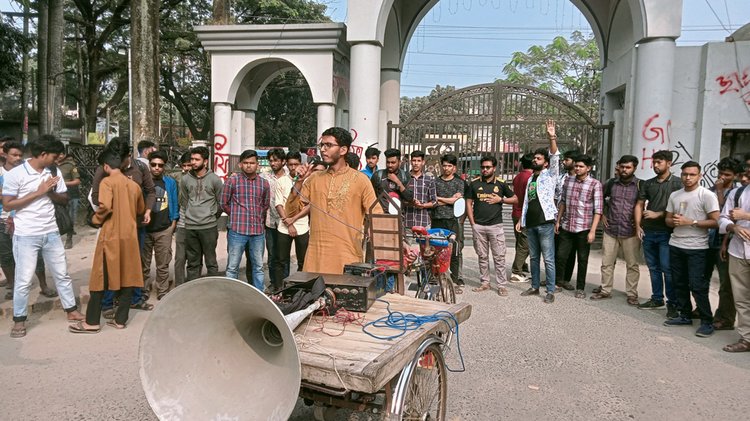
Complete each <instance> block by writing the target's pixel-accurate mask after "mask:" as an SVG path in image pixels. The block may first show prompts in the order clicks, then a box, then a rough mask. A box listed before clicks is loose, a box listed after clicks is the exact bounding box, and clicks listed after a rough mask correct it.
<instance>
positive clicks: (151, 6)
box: [130, 0, 161, 145]
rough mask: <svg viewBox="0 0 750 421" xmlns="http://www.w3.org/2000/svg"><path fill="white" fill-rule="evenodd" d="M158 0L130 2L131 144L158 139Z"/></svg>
mask: <svg viewBox="0 0 750 421" xmlns="http://www.w3.org/2000/svg"><path fill="white" fill-rule="evenodd" d="M159 3H160V1H159V0H147V1H141V0H135V1H133V2H132V4H131V6H130V15H131V20H130V57H131V59H130V61H131V63H130V66H131V71H132V80H131V81H130V83H131V84H132V86H131V89H130V92H131V94H132V98H130V101H131V102H132V105H131V107H132V116H131V118H132V119H133V121H132V122H131V125H132V129H133V133H131V134H130V139H131V142H132V143H133V145H137V144H138V142H140V141H141V140H151V141H156V142H157V143H158V139H159V137H160V135H161V134H160V133H159V127H160V124H159V119H160V115H159V112H160V108H159V63H157V60H158V59H159V20H160V19H159V18H160V16H159Z"/></svg>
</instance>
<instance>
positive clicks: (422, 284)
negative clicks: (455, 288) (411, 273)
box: [415, 269, 434, 300]
mask: <svg viewBox="0 0 750 421" xmlns="http://www.w3.org/2000/svg"><path fill="white" fill-rule="evenodd" d="M431 280H432V274H431V273H430V272H429V271H424V272H422V271H421V269H417V294H416V295H415V297H416V298H419V299H420V300H430V299H434V296H433V295H432V294H430V281H431Z"/></svg>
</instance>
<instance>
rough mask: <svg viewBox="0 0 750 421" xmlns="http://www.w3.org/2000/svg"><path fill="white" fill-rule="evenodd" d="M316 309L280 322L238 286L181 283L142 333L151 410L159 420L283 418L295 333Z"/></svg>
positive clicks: (294, 372)
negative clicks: (295, 329) (300, 324)
mask: <svg viewBox="0 0 750 421" xmlns="http://www.w3.org/2000/svg"><path fill="white" fill-rule="evenodd" d="M320 305H321V300H318V301H316V302H315V303H314V304H312V305H310V306H309V307H308V308H307V309H305V310H300V311H299V312H296V313H292V314H290V315H288V316H287V317H286V318H285V317H284V315H283V314H282V313H281V311H280V310H279V309H278V307H277V306H276V305H275V304H274V303H273V301H271V300H270V299H269V298H268V297H266V296H265V295H264V294H263V293H262V292H260V291H258V290H257V289H255V288H254V287H252V286H250V285H249V284H247V283H244V282H241V281H237V280H234V279H229V278H221V277H208V278H201V279H197V280H194V281H191V282H188V283H186V284H184V285H181V286H180V287H179V288H176V289H175V290H174V291H172V292H170V293H169V294H167V295H166V296H165V297H164V299H163V300H162V301H161V303H159V305H158V306H156V308H155V309H154V311H153V312H152V314H151V316H150V317H149V319H148V321H147V322H146V324H145V326H144V328H143V332H142V333H141V340H140V350H139V358H140V376H141V383H142V385H143V390H144V392H145V394H146V398H147V399H148V403H149V405H151V408H152V409H153V411H154V413H155V414H156V416H157V417H158V418H159V419H160V420H220V419H221V420H226V419H232V420H235V419H236V420H241V419H253V420H255V419H257V420H286V419H288V418H289V416H290V415H291V413H292V410H293V409H294V406H295V404H296V401H297V396H298V394H299V386H300V380H301V368H300V360H299V353H298V350H297V345H296V343H295V341H294V334H293V329H294V327H296V326H297V324H299V323H300V322H301V321H302V320H304V318H305V317H307V316H308V315H310V314H311V313H312V312H313V311H315V309H317V308H319V307H320ZM288 323H293V326H292V327H289V325H288Z"/></svg>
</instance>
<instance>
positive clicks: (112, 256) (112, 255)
mask: <svg viewBox="0 0 750 421" xmlns="http://www.w3.org/2000/svg"><path fill="white" fill-rule="evenodd" d="M119 160H120V158H119V157H118V156H116V155H115V154H111V153H109V152H104V153H103V154H102V156H101V157H100V161H101V162H100V164H102V165H103V167H104V171H105V172H106V173H107V177H105V178H104V179H103V180H102V182H101V184H100V186H99V209H97V211H96V213H95V214H94V217H93V222H94V223H95V224H101V226H102V228H101V230H100V232H99V238H98V239H97V241H96V251H95V254H94V263H93V267H92V268H91V275H90V278H89V291H90V293H91V299H90V301H89V305H88V308H87V309H86V322H85V323H80V324H78V325H74V326H71V327H70V330H71V331H72V332H75V333H95V332H98V331H99V323H100V316H101V303H102V297H103V296H104V291H106V290H110V291H119V292H120V293H119V296H120V298H119V300H120V303H121V305H120V306H119V307H118V308H117V311H116V312H115V318H114V320H112V321H109V322H107V324H108V325H110V326H112V327H115V328H117V329H123V328H124V327H125V323H126V322H127V321H128V312H129V310H130V306H129V305H128V304H130V298H131V295H132V293H133V288H137V287H138V288H142V287H143V273H142V272H141V269H140V268H141V256H140V253H139V252H138V250H139V247H138V233H137V227H136V218H137V217H138V216H141V215H143V214H144V213H145V212H146V205H145V203H144V201H143V193H142V192H141V188H140V186H138V184H136V183H135V182H133V181H132V180H130V179H128V178H127V177H125V176H124V175H123V174H122V173H121V172H120V170H119V168H120V163H119V162H118V161H119Z"/></svg>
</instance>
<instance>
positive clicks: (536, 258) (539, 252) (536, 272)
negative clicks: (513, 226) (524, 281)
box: [526, 222, 555, 293]
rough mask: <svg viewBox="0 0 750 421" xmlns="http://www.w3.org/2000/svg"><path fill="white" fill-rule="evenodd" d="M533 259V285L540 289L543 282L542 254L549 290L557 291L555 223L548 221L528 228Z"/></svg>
mask: <svg viewBox="0 0 750 421" xmlns="http://www.w3.org/2000/svg"><path fill="white" fill-rule="evenodd" d="M526 237H527V238H528V240H529V257H530V261H531V287H532V288H534V289H539V286H540V284H541V280H540V276H541V268H540V261H541V256H544V272H545V274H544V275H545V276H544V278H545V280H546V281H547V292H549V293H554V292H555V224H553V223H551V222H548V223H545V224H542V225H537V226H535V227H532V228H526Z"/></svg>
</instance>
